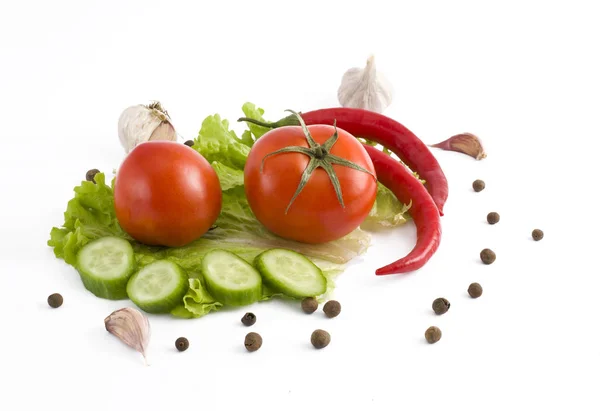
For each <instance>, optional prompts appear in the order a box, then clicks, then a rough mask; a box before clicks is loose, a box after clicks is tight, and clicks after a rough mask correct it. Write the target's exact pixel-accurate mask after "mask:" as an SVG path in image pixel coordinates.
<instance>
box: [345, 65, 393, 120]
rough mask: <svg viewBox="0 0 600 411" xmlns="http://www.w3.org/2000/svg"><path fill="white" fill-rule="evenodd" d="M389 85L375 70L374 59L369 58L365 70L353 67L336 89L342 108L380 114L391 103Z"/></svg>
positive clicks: (390, 88)
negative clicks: (359, 109) (360, 109)
mask: <svg viewBox="0 0 600 411" xmlns="http://www.w3.org/2000/svg"><path fill="white" fill-rule="evenodd" d="M392 95H393V90H392V86H391V84H390V83H389V82H388V80H387V79H386V78H385V77H384V76H383V74H381V73H378V72H377V70H376V69H375V57H374V56H370V57H369V59H368V60H367V65H366V67H365V68H358V67H354V68H351V69H350V70H348V71H346V73H344V76H343V77H342V83H341V84H340V87H339V88H338V101H339V102H340V104H341V105H342V107H352V108H362V109H365V110H370V111H375V112H377V113H382V112H383V110H385V109H386V108H387V107H388V106H389V105H390V104H391V103H392Z"/></svg>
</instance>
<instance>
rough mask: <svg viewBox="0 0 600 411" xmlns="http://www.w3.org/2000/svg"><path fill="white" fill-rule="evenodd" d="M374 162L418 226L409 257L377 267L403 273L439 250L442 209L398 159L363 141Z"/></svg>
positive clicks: (381, 178)
mask: <svg viewBox="0 0 600 411" xmlns="http://www.w3.org/2000/svg"><path fill="white" fill-rule="evenodd" d="M363 146H364V147H365V149H366V150H367V153H369V156H370V157H371V161H373V165H374V166H375V174H377V179H378V180H379V182H380V183H381V184H383V185H384V186H386V187H387V188H389V189H390V190H391V191H392V193H394V195H395V196H396V198H398V200H399V201H400V202H402V203H404V204H409V203H410V202H411V201H412V204H411V207H410V209H409V210H408V212H409V214H410V215H411V217H412V218H413V221H414V222H415V225H416V227H417V244H416V245H415V247H414V248H413V249H412V251H411V252H410V253H408V255H406V257H404V258H401V259H399V260H398V261H395V262H393V263H391V264H388V265H386V266H385V267H381V268H379V269H377V271H375V274H377V275H386V274H400V273H407V272H410V271H415V270H418V269H419V268H421V267H423V265H425V263H427V261H429V259H430V258H431V256H432V255H433V254H434V253H435V252H436V251H437V249H438V247H439V245H440V240H441V238H442V226H441V222H440V215H439V211H438V209H437V207H436V205H435V203H434V202H433V200H432V198H431V196H430V195H429V193H428V192H427V190H425V187H423V184H421V183H420V182H419V180H417V179H416V178H414V176H413V174H412V173H411V172H410V171H409V170H407V169H406V167H404V166H403V165H402V164H400V163H399V162H398V161H396V160H394V159H393V158H392V157H390V156H389V155H387V154H385V153H383V152H382V151H380V150H378V149H377V148H375V147H372V146H369V145H366V144H363Z"/></svg>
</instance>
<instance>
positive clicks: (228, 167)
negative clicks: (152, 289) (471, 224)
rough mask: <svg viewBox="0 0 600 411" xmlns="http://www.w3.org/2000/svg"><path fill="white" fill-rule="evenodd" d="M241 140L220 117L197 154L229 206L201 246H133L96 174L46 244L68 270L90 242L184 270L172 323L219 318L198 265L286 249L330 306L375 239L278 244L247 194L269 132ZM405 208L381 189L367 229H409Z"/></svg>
mask: <svg viewBox="0 0 600 411" xmlns="http://www.w3.org/2000/svg"><path fill="white" fill-rule="evenodd" d="M242 111H243V113H244V115H245V116H246V117H251V118H255V119H257V120H263V121H264V118H263V117H262V116H263V115H264V110H263V109H261V108H258V107H256V106H255V105H254V104H252V103H246V104H244V105H243V107H242ZM246 127H247V129H246V130H244V131H243V132H242V134H241V137H238V134H237V133H236V132H235V131H233V130H231V129H230V124H229V122H228V121H227V120H224V119H222V118H221V117H220V116H219V115H218V114H214V115H211V116H208V117H206V118H205V119H204V121H203V122H202V126H201V128H200V131H199V133H198V137H197V138H196V139H195V140H194V145H193V148H194V149H195V150H197V151H198V152H199V153H200V154H202V155H203V156H204V157H205V158H206V159H207V160H208V161H209V162H210V164H211V166H212V167H213V169H214V170H215V171H216V173H217V175H218V177H219V181H220V183H221V189H222V191H223V202H222V209H221V213H220V215H219V217H218V219H217V221H216V222H215V227H213V229H211V230H209V231H208V232H207V233H206V234H205V235H204V236H202V237H201V238H199V239H198V240H196V241H194V242H192V243H190V244H188V245H186V246H183V247H176V248H170V247H156V246H147V245H145V244H141V243H139V242H137V241H135V240H133V239H132V238H131V237H130V236H129V235H128V234H127V233H126V232H125V231H124V230H123V229H122V228H121V227H120V225H119V223H118V221H117V218H116V214H115V210H114V199H113V187H114V178H113V180H112V182H111V185H108V184H107V183H106V181H105V175H104V174H103V173H98V174H96V176H95V184H94V183H93V182H88V181H83V182H82V183H81V184H80V185H79V186H77V187H75V189H74V192H75V195H74V197H73V198H72V199H71V200H70V201H69V202H68V204H67V209H66V211H65V213H64V223H63V224H62V226H61V227H53V228H52V229H51V231H50V239H49V240H48V242H47V244H48V245H49V246H50V247H52V248H53V251H54V255H55V256H56V257H57V258H60V259H63V260H64V261H65V262H66V263H68V264H70V265H73V266H74V265H75V261H76V256H77V253H78V252H79V250H80V249H81V248H82V247H83V246H85V245H86V244H87V243H88V242H90V241H92V240H94V239H97V238H100V237H105V236H117V237H120V238H124V239H127V240H128V241H129V242H130V243H131V244H132V246H133V248H134V253H135V259H136V263H137V265H138V267H143V266H145V265H147V264H150V263H152V262H154V261H156V260H160V259H168V260H171V261H173V262H175V263H177V264H179V265H180V266H181V267H182V268H183V269H184V270H186V272H187V273H188V275H189V277H190V280H189V281H190V288H189V290H188V292H187V294H186V295H185V296H184V297H183V299H182V302H181V304H180V305H179V306H177V307H176V308H175V309H174V310H172V312H171V315H173V316H175V317H179V318H198V317H202V316H204V315H206V314H208V313H210V312H213V311H218V310H220V309H221V308H222V307H223V304H221V303H220V302H218V301H216V300H215V299H214V298H213V297H212V296H211V295H210V293H209V292H208V291H207V290H206V287H205V286H204V280H203V278H202V275H201V271H200V265H201V262H202V259H203V258H204V255H206V253H208V252H209V251H211V250H214V249H226V250H229V251H231V252H233V253H235V254H237V255H239V256H240V257H241V258H243V259H245V260H246V261H248V262H249V263H252V262H253V260H254V258H255V257H256V256H257V255H258V254H259V253H261V252H262V251H264V250H267V249H269V248H275V247H278V248H288V249H291V250H295V251H297V252H300V253H302V254H304V255H306V256H307V257H308V258H310V259H311V260H312V261H314V262H315V264H317V265H318V266H319V267H320V268H321V270H322V271H323V274H324V275H325V277H326V278H327V292H326V293H325V294H324V295H322V296H320V297H319V300H320V301H324V300H325V299H326V298H328V296H329V295H330V293H331V292H332V291H333V289H334V288H335V277H336V276H337V275H338V274H340V273H341V272H342V271H343V269H344V266H345V264H346V263H348V262H349V261H351V260H352V259H353V258H355V257H357V256H359V255H361V254H363V253H364V252H365V251H366V250H367V248H368V247H369V245H370V243H371V237H370V235H369V234H368V233H367V232H366V231H365V230H363V229H362V228H357V229H356V230H354V231H353V232H352V233H350V234H348V235H347V236H345V237H344V238H341V239H338V240H336V241H332V242H329V243H327V244H320V245H311V244H304V243H298V242H295V241H291V240H286V239H283V238H280V237H278V236H276V235H274V234H272V233H271V232H269V231H268V230H267V229H266V228H265V227H264V226H262V224H260V223H259V222H258V220H257V219H256V217H255V216H254V214H253V213H252V210H251V209H250V206H249V204H248V201H247V199H246V195H245V191H244V174H243V170H244V165H245V163H246V158H247V157H248V154H249V152H250V148H251V147H252V145H253V144H254V143H255V142H256V140H257V139H259V138H261V137H262V136H263V135H264V134H265V133H266V132H267V131H268V129H266V128H264V127H261V126H255V125H250V124H247V125H246ZM406 210H407V208H406V207H404V206H403V205H402V204H400V203H399V202H398V200H397V199H396V198H395V197H394V196H393V194H392V193H391V192H390V191H389V190H387V189H386V188H385V187H383V186H382V185H381V184H379V185H378V191H377V199H376V202H375V206H374V207H373V209H372V210H371V213H370V214H369V217H368V218H367V221H365V225H369V224H370V225H373V224H374V225H376V226H377V225H379V226H382V227H389V226H394V225H398V224H401V223H403V222H405V221H406V220H405V219H404V217H403V216H404V214H405V213H406ZM262 294H263V296H262V300H263V301H266V300H270V299H272V298H275V297H277V298H287V297H285V296H283V295H281V294H279V293H276V292H274V291H273V290H271V289H269V288H268V287H266V286H265V287H264V288H263V293H262Z"/></svg>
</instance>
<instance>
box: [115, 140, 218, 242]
mask: <svg viewBox="0 0 600 411" xmlns="http://www.w3.org/2000/svg"><path fill="white" fill-rule="evenodd" d="M114 196H115V210H116V214H117V220H118V221H119V224H120V225H121V227H122V228H123V230H125V231H126V232H127V233H128V234H129V235H131V236H132V237H133V238H134V239H136V240H138V241H139V242H141V243H144V244H148V245H163V246H169V247H178V246H183V245H186V244H188V243H190V242H191V241H194V240H196V239H197V238H199V237H201V236H202V235H203V234H204V233H206V232H207V231H208V229H209V228H210V227H211V226H212V225H213V224H214V222H215V221H216V219H217V217H218V216H219V213H220V212H221V201H222V194H221V185H220V183H219V178H218V177H217V174H216V173H215V171H214V170H213V168H212V167H211V166H210V164H209V163H208V161H206V159H205V158H204V157H202V156H201V155H200V154H199V153H198V152H197V151H195V150H194V149H192V148H191V147H188V146H186V145H184V144H180V143H176V142H172V141H148V142H145V143H142V144H140V145H138V146H137V147H136V148H134V149H133V150H132V151H131V152H130V153H129V154H128V155H127V157H126V158H125V160H124V161H123V164H121V167H120V169H119V171H118V173H117V176H116V180H115V191H114Z"/></svg>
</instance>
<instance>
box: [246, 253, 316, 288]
mask: <svg viewBox="0 0 600 411" xmlns="http://www.w3.org/2000/svg"><path fill="white" fill-rule="evenodd" d="M254 265H255V266H256V268H257V269H258V271H259V272H260V274H261V275H262V277H263V280H264V282H265V283H266V284H268V285H269V286H270V287H272V288H274V289H275V290H277V291H279V292H281V293H283V294H285V295H287V296H289V297H294V298H304V297H316V296H319V295H322V294H324V293H325V291H327V279H326V278H325V276H324V275H323V272H322V271H321V269H320V268H319V267H317V266H316V265H315V264H314V263H313V262H312V261H310V260H309V259H308V258H306V257H305V256H303V255H302V254H299V253H297V252H295V251H291V250H286V249H281V248H274V249H271V250H267V251H264V252H262V253H261V254H259V255H258V256H257V257H256V259H255V260H254Z"/></svg>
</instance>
